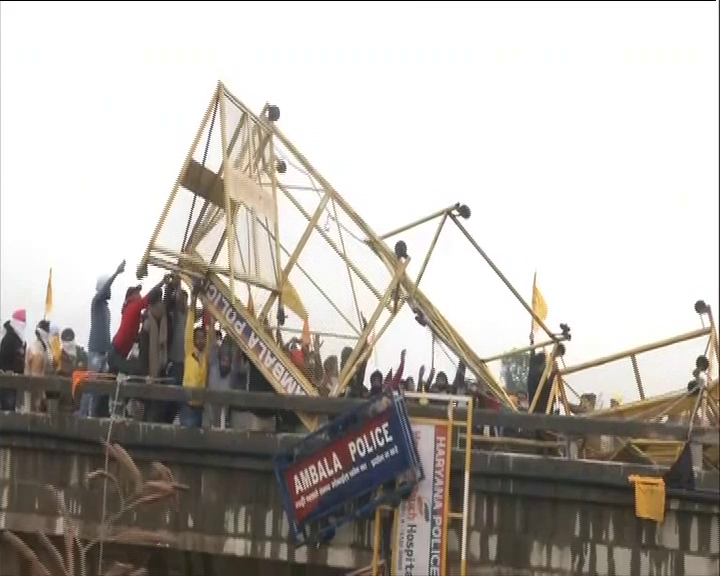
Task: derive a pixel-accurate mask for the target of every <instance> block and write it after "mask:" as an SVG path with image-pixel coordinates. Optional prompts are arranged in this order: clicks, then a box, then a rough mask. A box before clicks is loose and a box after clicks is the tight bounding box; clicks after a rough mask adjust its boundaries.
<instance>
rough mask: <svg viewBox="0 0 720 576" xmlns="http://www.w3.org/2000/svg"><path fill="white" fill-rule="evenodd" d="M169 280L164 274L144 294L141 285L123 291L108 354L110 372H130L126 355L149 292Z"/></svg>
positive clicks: (135, 335)
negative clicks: (141, 293) (118, 323)
mask: <svg viewBox="0 0 720 576" xmlns="http://www.w3.org/2000/svg"><path fill="white" fill-rule="evenodd" d="M169 281H170V276H165V278H163V279H162V280H161V281H160V282H159V283H158V284H157V285H156V286H154V287H153V288H152V289H151V290H150V291H149V292H148V293H147V294H145V296H141V295H140V291H141V289H142V287H141V286H132V287H130V288H128V289H127V292H126V293H125V302H124V303H123V307H122V318H121V320H120V327H119V328H118V331H117V332H116V333H115V337H114V338H113V340H112V346H111V347H110V354H109V355H108V366H109V368H110V372H112V373H113V374H117V373H119V372H122V373H124V374H131V373H132V368H131V366H130V365H129V363H128V361H127V357H128V355H129V354H130V351H131V350H132V347H133V344H135V340H136V338H137V335H138V331H139V330H140V323H141V321H142V313H143V311H144V310H145V308H147V305H148V299H149V297H150V294H151V293H153V292H157V291H160V290H162V287H163V285H164V284H166V283H168V282H169Z"/></svg>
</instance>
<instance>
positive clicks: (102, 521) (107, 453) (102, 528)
mask: <svg viewBox="0 0 720 576" xmlns="http://www.w3.org/2000/svg"><path fill="white" fill-rule="evenodd" d="M126 380H127V376H124V375H123V376H121V375H120V374H118V376H117V378H116V379H115V395H114V398H113V405H112V410H111V411H110V423H109V424H108V433H107V436H106V437H105V444H106V446H105V466H104V470H105V475H104V477H103V492H102V511H101V513H100V542H99V545H100V549H99V552H98V574H102V573H103V572H102V561H103V544H104V542H105V532H106V529H107V526H106V525H105V518H106V515H107V489H108V474H109V470H108V468H109V467H110V450H109V449H108V448H107V446H108V445H109V444H110V438H111V437H112V429H113V424H114V423H115V412H116V410H117V405H118V398H119V397H120V387H121V386H122V384H124V383H125V381H126Z"/></svg>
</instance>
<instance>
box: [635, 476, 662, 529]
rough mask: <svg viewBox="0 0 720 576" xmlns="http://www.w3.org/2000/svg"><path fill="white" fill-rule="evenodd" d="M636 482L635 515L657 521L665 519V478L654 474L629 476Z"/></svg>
mask: <svg viewBox="0 0 720 576" xmlns="http://www.w3.org/2000/svg"><path fill="white" fill-rule="evenodd" d="M628 480H629V481H630V482H631V483H633V484H635V516H637V517H638V518H644V519H646V520H654V521H655V522H663V521H664V520H665V480H663V479H662V478H656V477H652V476H635V475H632V476H630V477H628Z"/></svg>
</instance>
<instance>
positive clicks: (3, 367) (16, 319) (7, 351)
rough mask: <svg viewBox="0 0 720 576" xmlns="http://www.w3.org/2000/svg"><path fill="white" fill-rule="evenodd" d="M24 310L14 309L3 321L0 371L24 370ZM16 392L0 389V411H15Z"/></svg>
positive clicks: (14, 372)
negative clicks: (7, 318) (5, 320)
mask: <svg viewBox="0 0 720 576" xmlns="http://www.w3.org/2000/svg"><path fill="white" fill-rule="evenodd" d="M25 321H26V314H25V310H15V312H13V315H12V317H11V318H10V320H8V321H7V322H5V326H4V328H5V332H4V334H3V336H2V340H0V372H10V373H12V374H22V373H23V372H24V371H25ZM16 404H17V392H16V391H15V390H10V389H7V388H3V389H0V411H11V412H14V411H15V407H16Z"/></svg>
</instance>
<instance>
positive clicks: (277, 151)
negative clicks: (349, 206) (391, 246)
mask: <svg viewBox="0 0 720 576" xmlns="http://www.w3.org/2000/svg"><path fill="white" fill-rule="evenodd" d="M275 155H276V156H278V157H279V158H282V159H283V160H284V161H285V163H286V164H287V165H288V166H291V167H292V168H294V169H295V170H297V171H298V172H300V173H301V174H302V175H303V176H305V177H307V179H308V181H309V182H310V187H311V188H312V189H313V190H314V191H315V193H316V194H317V195H318V198H322V195H323V193H322V192H321V191H320V189H319V188H318V186H317V184H316V183H315V180H314V179H313V177H312V175H311V174H310V173H309V172H308V171H307V170H305V169H304V168H303V167H302V166H299V165H298V164H296V163H295V162H293V161H292V160H290V158H288V157H287V156H286V155H285V154H283V152H282V150H280V149H279V148H277V147H276V148H275ZM331 220H334V221H335V222H336V224H337V225H338V226H339V227H340V228H341V229H342V230H343V231H344V232H345V233H346V234H347V235H349V236H350V237H351V238H353V239H354V240H357V241H358V242H362V243H363V244H366V243H367V240H366V239H365V238H360V237H359V236H358V235H357V234H354V233H353V232H352V231H351V230H348V228H347V227H346V226H345V225H344V224H342V223H341V222H340V221H339V220H338V219H337V218H334V217H333V216H332V214H331V213H330V210H329V209H328V208H327V207H326V208H325V225H324V226H323V228H324V230H325V231H326V232H327V231H328V229H329V228H330V221H331Z"/></svg>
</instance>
